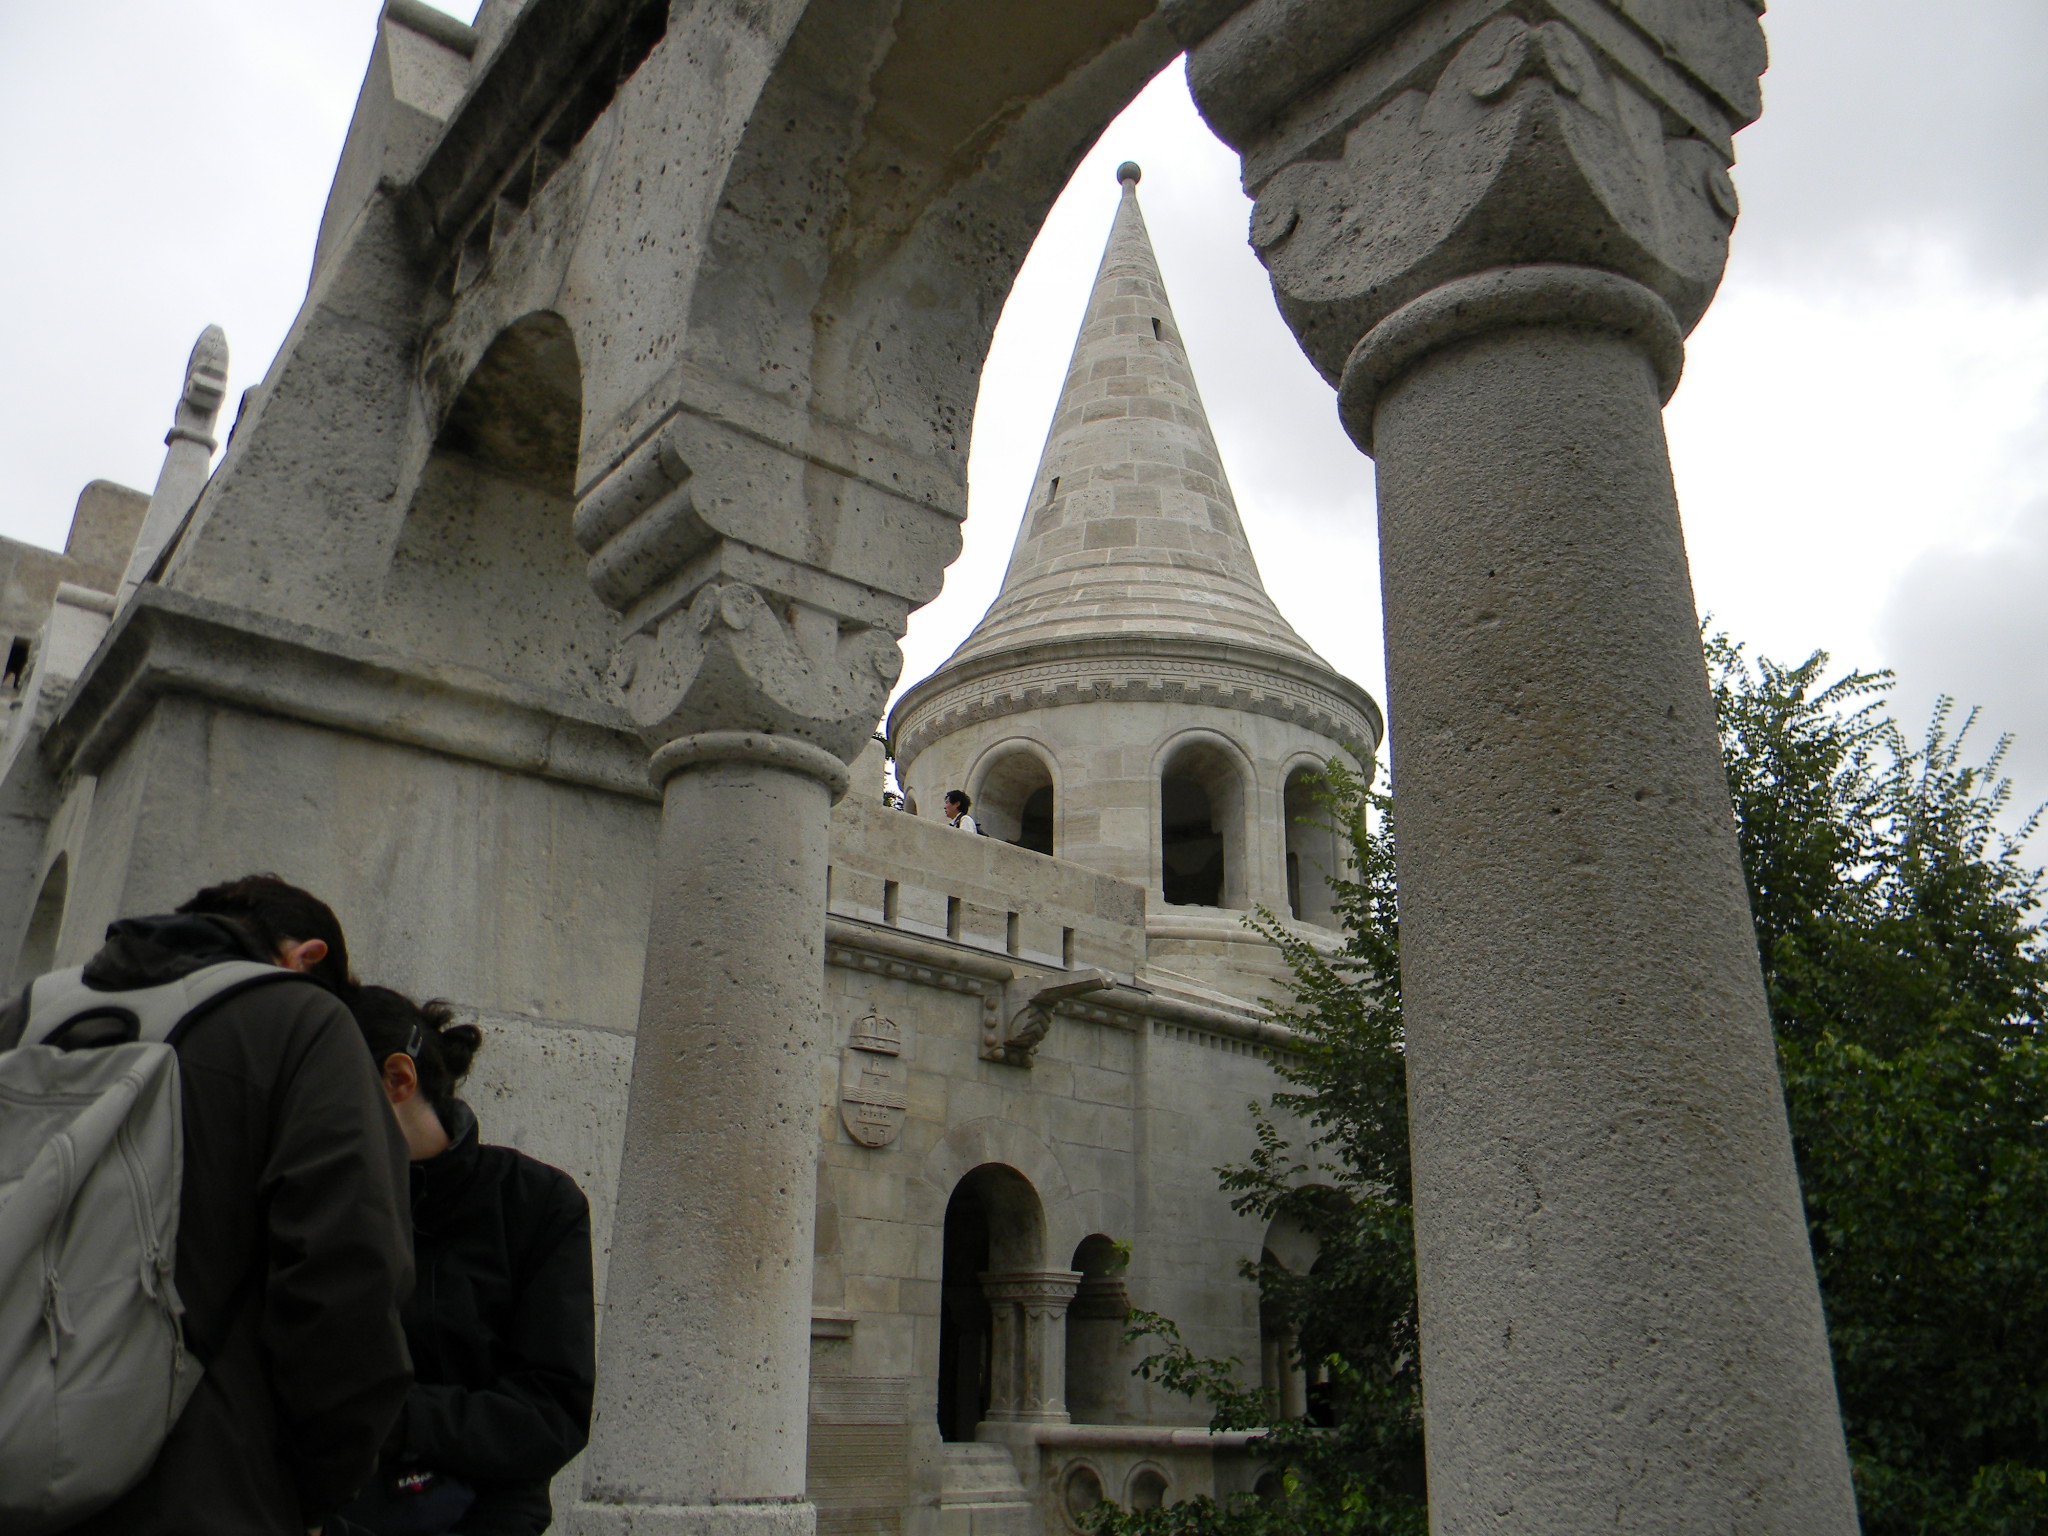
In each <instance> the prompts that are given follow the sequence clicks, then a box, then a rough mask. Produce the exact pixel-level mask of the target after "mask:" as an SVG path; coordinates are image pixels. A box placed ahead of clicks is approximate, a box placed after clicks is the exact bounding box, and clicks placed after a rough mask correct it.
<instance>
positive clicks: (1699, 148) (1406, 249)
mask: <svg viewBox="0 0 2048 1536" xmlns="http://www.w3.org/2000/svg"><path fill="white" fill-rule="evenodd" d="M1328 3H1329V4H1330V5H1332V6H1340V5H1348V4H1351V3H1354V0H1328ZM1304 9H1310V10H1313V9H1315V0H1289V3H1287V4H1285V5H1282V4H1280V3H1279V0H1263V3H1261V4H1255V5H1253V6H1251V7H1249V8H1247V9H1246V10H1245V11H1244V12H1243V13H1242V14H1241V15H1240V16H1239V17H1238V18H1237V19H1236V20H1235V21H1234V22H1233V23H1232V25H1231V27H1230V28H1228V29H1226V30H1225V32H1223V33H1221V34H1219V37H1218V39H1217V40H1212V41H1211V42H1208V43H1205V44H1203V45H1202V47H1201V48H1200V49H1197V50H1196V54H1195V56H1194V57H1193V58H1192V59H1191V61H1190V67H1189V73H1190V77H1191V79H1192V80H1194V82H1195V86H1196V92H1197V97H1198V100H1200V101H1201V103H1202V106H1203V109H1204V111H1205V112H1206V113H1208V114H1209V115H1210V116H1211V119H1212V121H1217V120H1219V119H1222V120H1227V119H1229V118H1230V116H1231V112H1232V110H1233V106H1234V103H1233V101H1232V100H1230V99H1227V98H1228V96H1229V92H1230V91H1231V90H1233V89H1238V87H1237V86H1235V85H1233V84H1232V83H1231V82H1232V80H1233V79H1234V77H1232V76H1230V75H1229V73H1228V71H1227V70H1226V69H1224V68H1222V67H1220V66H1210V67H1206V68H1205V64H1204V59H1203V55H1204V53H1205V52H1208V51H1210V50H1219V51H1224V52H1227V53H1228V58H1226V59H1225V62H1226V63H1227V62H1229V60H1230V59H1234V58H1236V57H1239V56H1249V52H1250V50H1251V49H1252V45H1253V44H1254V43H1256V42H1257V38H1256V37H1255V36H1253V37H1248V36H1247V34H1248V33H1256V31H1257V29H1258V28H1259V27H1260V26H1261V25H1265V24H1267V22H1268V20H1270V22H1271V24H1274V25H1277V24H1279V23H1280V22H1282V21H1287V22H1288V23H1289V24H1290V25H1294V26H1297V27H1299V26H1301V25H1303V24H1304V22H1303V18H1302V16H1301V14H1300V13H1301V12H1303V11H1304ZM1652 9H1654V8H1652ZM1693 9H1694V10H1695V11H1697V12H1698V13H1699V15H1700V17H1702V18H1704V19H1703V20H1702V21H1700V22H1699V24H1697V25H1695V26H1693V27H1691V29H1690V30H1685V29H1678V30H1673V29H1671V28H1669V27H1666V28H1664V29H1663V30H1662V31H1659V30H1658V29H1657V28H1655V27H1654V26H1653V25H1652V21H1653V20H1654V18H1653V17H1652V16H1651V11H1650V10H1647V9H1646V8H1645V6H1644V5H1643V3H1642V0H1502V3H1499V4H1491V5H1489V4H1484V3H1482V4H1473V3H1471V0H1465V3H1457V0H1431V3H1429V4H1425V5H1422V6H1420V7H1416V8H1413V14H1412V15H1411V16H1410V17H1409V18H1408V19H1407V20H1405V21H1404V22H1403V23H1402V24H1401V25H1399V26H1391V27H1388V28H1387V29H1386V30H1385V31H1384V32H1382V33H1381V34H1380V35H1378V36H1377V37H1375V38H1374V40H1373V41H1372V42H1371V44H1370V45H1369V46H1367V47H1366V48H1365V49H1364V51H1363V52H1361V53H1360V54H1359V55H1358V56H1357V57H1356V58H1355V59H1354V60H1353V61H1352V62H1351V63H1350V64H1348V65H1347V66H1345V67H1344V68H1343V69H1342V70H1340V71H1339V72H1338V73H1337V74H1335V75H1334V76H1331V77H1325V78H1322V79H1320V80H1318V81H1315V82H1314V83H1312V84H1310V85H1305V86H1304V88H1303V89H1302V91H1301V92H1300V93H1299V95H1298V97H1297V99H1295V100H1294V101H1292V102H1290V103H1288V104H1287V105H1286V106H1284V107H1283V108H1282V109H1281V110H1279V111H1278V112H1276V113H1273V114H1271V115H1270V116H1267V117H1264V118H1262V119H1261V121H1262V122H1263V124H1264V126H1263V127H1262V128H1260V129H1258V130H1255V131H1251V132H1238V133H1237V134H1236V135H1235V136H1234V139H1233V142H1236V143H1237V144H1238V147H1239V148H1240V149H1241V150H1242V151H1243V152H1244V154H1245V160H1246V174H1247V182H1248V184H1250V185H1253V186H1255V188H1256V192H1257V201H1256V205H1255V207H1254V210H1253V214H1252V223H1251V241H1252V245H1253V246H1254V248H1256V249H1257V251H1258V253H1259V256H1260V258H1261V260H1263V261H1264V262H1265V264H1266V268H1267V271H1268V272H1269V273H1270V275H1271V277H1272V282H1273V290H1274V293H1275V295H1276V296H1277V298H1278V300H1279V304H1280V308H1281V311H1282V313H1283V314H1285V316H1286V317H1287V320H1288V323H1289V324H1290V325H1291V326H1292V327H1293V329H1294V332H1295V335H1296V337H1297V338H1298V339H1299V341H1300V342H1301V345H1302V347H1303V349H1304V350H1305V351H1306V352H1307V353H1308V355H1309V357H1310V358H1311V360H1313V361H1314V363H1315V364H1316V366H1317V367H1318V369H1320V370H1321V372H1322V373H1323V375H1324V377H1326V378H1327V379H1329V380H1330V382H1331V383H1333V384H1334V383H1337V382H1338V381H1339V380H1340V379H1341V378H1342V376H1343V372H1344V367H1345V363H1346V361H1347V359H1348V358H1349V357H1350V356H1351V353H1352V350H1353V348H1354V347H1356V346H1357V345H1358V344H1359V343H1360V341H1361V340H1363V339H1364V338H1365V337H1366V336H1367V335H1368V334H1369V333H1370V332H1371V331H1372V330H1373V328H1374V327H1375V326H1377V325H1379V324H1380V323H1381V322H1382V321H1383V320H1385V319H1386V318H1387V317H1388V316H1389V315H1391V314H1393V313H1394V312H1395V311H1396V310H1398V309H1400V308H1402V306H1404V305H1407V304H1409V303H1410V302H1412V301H1413V300H1415V299H1418V298H1420V297H1421V296H1423V295H1424V294H1427V293H1429V292H1431V291H1432V290H1434V289H1437V288H1439V287H1442V286H1443V285H1445V284H1447V283H1451V282H1454V281H1457V280H1458V279H1461V278H1467V277H1470V276H1472V275H1474V274H1477V273H1481V272H1485V271H1489V270H1493V269H1499V268H1510V267H1518V266H1524V265H1537V264H1541V265H1547V266H1551V267H1553V268H1560V267H1576V268H1585V269H1596V270H1599V271H1605V272H1610V273H1614V274H1618V275H1619V276H1621V277H1624V278H1628V279H1631V280H1633V281H1634V282H1636V283H1638V284H1641V285H1642V286H1643V287H1644V288H1647V289H1648V290H1649V291H1650V292H1651V293H1653V294H1655V295H1656V296H1657V297H1658V298H1660V299H1661V300H1662V301H1663V302H1664V303H1665V304H1666V305H1668V306H1669V307H1670V310H1671V312H1672V314H1673V315H1674V317H1675V318H1676V320H1677V322H1678V324H1679V327H1680V329H1681V331H1684V330H1690V329H1691V327H1692V325H1693V324H1694V323H1695V322H1696V321H1697V320H1698V318H1699V316H1700V314H1701V313H1702V312H1703V311H1704V310H1705V308H1706V306H1707V303H1708V301H1709V299H1711V297H1712V296H1713V292H1714V289H1715V287H1716V286H1717V285H1718V284H1719V282H1720V277H1721V270H1722V266H1723V264H1724V263H1725V261H1726V259H1727V248H1728V234H1729V230H1730V229H1731V227H1732V226H1733V224H1734V222H1735V215H1736V198H1735V188H1734V184H1733V183H1732V182H1731V181H1730V179H1729V176H1728V166H1729V163H1730V158H1729V151H1728V149H1727V144H1728V138H1729V135H1730V134H1732V133H1733V131H1734V130H1735V129H1736V128H1737V127H1739V126H1740V125H1741V123H1742V122H1743V121H1746V117H1745V116H1744V112H1743V109H1742V108H1740V107H1738V106H1732V105H1730V100H1729V98H1730V97H1731V95H1732V96H1736V97H1740V96H1741V95H1742V92H1741V91H1740V90H1738V89H1736V87H1737V86H1740V85H1742V84H1743V81H1741V80H1740V79H1736V80H1735V81H1734V84H1733V85H1731V84H1730V80H1731V78H1732V77H1731V74H1730V71H1731V70H1733V71H1734V75H1735V76H1740V75H1742V74H1744V72H1748V73H1747V84H1748V87H1749V88H1750V89H1751V90H1752V91H1753V86H1754V70H1755V68H1757V67H1760V64H1761V59H1762V52H1761V34H1760V31H1759V30H1758V28H1757V23H1756V17H1755V13H1754V8H1753V7H1751V6H1750V5H1748V4H1746V3H1741V4H1738V3H1736V0H1696V4H1695V5H1694V6H1693ZM1333 25H1334V23H1333ZM1666 34H1668V35H1666ZM1688 49H1691V50H1692V51H1693V53H1694V54H1696V55H1697V57H1692V58H1688V57H1687V50H1688ZM1731 61H1732V63H1731ZM1304 78H1305V79H1306V78H1307V77H1304ZM1707 79H1713V80H1716V81H1719V82H1720V88H1719V93H1718V94H1717V91H1716V90H1714V89H1708V88H1707V87H1705V86H1704V85H1703V84H1702V81H1703V80H1707ZM1205 81H1206V82H1208V84H1207V90H1208V92H1209V94H1208V95H1206V96H1205V95H1204V90H1205ZM1262 110H1263V108H1262Z"/></svg>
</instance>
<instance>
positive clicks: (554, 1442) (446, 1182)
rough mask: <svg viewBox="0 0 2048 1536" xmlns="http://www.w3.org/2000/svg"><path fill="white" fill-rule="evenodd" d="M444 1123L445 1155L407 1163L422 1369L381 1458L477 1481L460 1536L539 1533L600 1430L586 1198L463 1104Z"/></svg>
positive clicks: (394, 1466) (409, 1317)
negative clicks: (552, 1488) (483, 1131)
mask: <svg viewBox="0 0 2048 1536" xmlns="http://www.w3.org/2000/svg"><path fill="white" fill-rule="evenodd" d="M361 1049H362V1047H361V1045H360V1044H358V1046H357V1050H358V1051H360V1050H361ZM441 1119H442V1122H443V1124H444V1125H445V1126H446V1127H447V1130H448V1134H449V1138H450V1145H449V1147H448V1150H447V1151H445V1152H442V1153H440V1154H439V1155H437V1156H435V1157H431V1158H427V1159H424V1160H422V1161H420V1162H416V1163H414V1164H413V1165H412V1221H413V1253H414V1261H415V1263H417V1265H418V1266H419V1283H418V1285H417V1287H416V1288H415V1289H414V1291H413V1295H412V1299H411V1300H410V1301H409V1302H407V1303H406V1307H405V1334H406V1338H407V1339H408V1340H409V1341H410V1342H411V1344H412V1351H413V1360H414V1364H415V1368H416V1370H417V1372H418V1380H417V1381H416V1382H415V1383H414V1385H413V1389H412V1391H411V1392H410V1393H409V1394H408V1395H407V1397H406V1400H405V1413H404V1416H403V1418H402V1419H401V1420H400V1422H399V1426H398V1429H397V1431H396V1432H395V1433H394V1436H393V1440H392V1444H391V1446H390V1447H389V1448H388V1449H389V1451H390V1453H391V1454H390V1455H388V1456H387V1459H386V1468H387V1471H394V1472H395V1471H403V1470H404V1469H408V1468H414V1467H418V1468H425V1469H428V1470H431V1471H434V1472H439V1473H442V1474H445V1475H447V1476H451V1477H455V1478H459V1479H461V1480H462V1481H463V1482H465V1483H468V1484H470V1485H471V1486H472V1487H474V1488H475V1489H476V1502H475V1503H474V1504H472V1505H471V1506H470V1508H469V1511H468V1512H467V1513H466V1514H465V1515H463V1516H462V1518H461V1519H460V1520H459V1521H458V1522H457V1523H456V1526H455V1529H456V1530H458V1531H460V1532H462V1533H463V1536H534V1533H537V1532H540V1531H544V1530H546V1529H547V1528H548V1523H549V1521H550V1520H551V1519H552V1518H553V1509H552V1506H551V1504H550V1501H549V1497H548V1480H549V1478H551V1477H552V1476H553V1475H554V1474H555V1473H556V1472H559V1471H560V1470H561V1469H562V1468H563V1467H564V1466H566V1465H567V1464H568V1463H569V1460H570V1458H571V1457H573V1456H574V1455H575V1454H576V1453H577V1452H578V1451H580V1450H582V1449H583V1444H584V1441H585V1440H586V1439H587V1438H588V1437H589V1433H590V1399H591V1389H592V1383H593V1381H594V1380H595V1377H596V1338H595V1322H594V1307H593V1302H592V1295H591V1278H590V1205H589V1202H587V1201H586V1200H585V1199H584V1197H583V1191H582V1190H580V1189H578V1188H577V1187H576V1181H575V1180H574V1179H572V1178H570V1177H569V1175H567V1174H566V1173H563V1172H562V1171H561V1170H560V1169H558V1168H551V1167H549V1166H548V1165H547V1164H546V1163H542V1162H537V1161H535V1160H534V1159H533V1158H530V1157H528V1156H527V1155H526V1154H525V1153H523V1152H518V1151H515V1150H513V1149H512V1148H511V1147H493V1146H486V1145H484V1144H483V1143H482V1142H481V1141H480V1140H478V1137H477V1124H476V1116H475V1115H474V1114H472V1113H471V1112H470V1109H469V1106H468V1105H466V1104H463V1103H461V1102H460V1101H459V1100H458V1101H456V1102H454V1103H451V1104H450V1105H449V1106H448V1108H447V1109H446V1110H444V1111H443V1112H442V1115H441Z"/></svg>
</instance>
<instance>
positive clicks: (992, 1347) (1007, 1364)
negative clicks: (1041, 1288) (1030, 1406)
mask: <svg viewBox="0 0 2048 1536" xmlns="http://www.w3.org/2000/svg"><path fill="white" fill-rule="evenodd" d="M996 1278H997V1277H996V1276H994V1275H983V1276H982V1277H981V1288H982V1294H983V1295H985V1296H986V1297H987V1298H988V1414H987V1420H988V1422H989V1423H991V1424H1010V1423H1014V1422H1015V1421H1016V1419H1017V1417H1018V1410H1019V1409H1020V1408H1021V1407H1022V1405H1023V1401H1024V1320H1023V1318H1022V1317H1020V1316H1019V1315H1018V1313H1017V1304H1016V1302H1015V1301H1014V1300H1013V1299H1012V1298H1010V1297H1009V1296H1007V1295H1005V1294H1003V1292H1002V1290H1001V1289H1000V1287H998V1286H997V1285H995V1284H994V1283H993V1282H994V1281H995V1280H996Z"/></svg>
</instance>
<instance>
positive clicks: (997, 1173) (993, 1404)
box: [938, 1163, 1045, 1440]
mask: <svg viewBox="0 0 2048 1536" xmlns="http://www.w3.org/2000/svg"><path fill="white" fill-rule="evenodd" d="M1044 1252H1045V1216H1044V1212H1043V1210H1042V1208H1041V1206H1040V1203H1039V1199H1038V1193H1037V1191H1035V1190H1034V1189H1032V1187H1031V1184H1030V1181H1029V1180H1027V1179H1026V1178H1025V1177H1024V1175H1023V1174H1021V1173H1019V1172H1017V1170H1016V1169H1014V1168H1011V1167H1007V1166H1005V1165H1004V1164H1001V1163H984V1164H982V1166H981V1167H979V1168H976V1169H974V1170H973V1171H972V1172H971V1173H969V1174H968V1175H967V1176H966V1177H965V1178H963V1179H961V1181H960V1182H959V1183H958V1184H956V1185H955V1186H954V1187H953V1195H952V1198H951V1199H949V1200H948V1201H947V1202H946V1227H945V1241H944V1247H943V1258H942V1260H941V1270H940V1277H939V1382H938V1387H939V1391H938V1418H939V1436H940V1438H941V1439H944V1440H972V1439H973V1438H974V1431H975V1426H976V1425H978V1424H980V1423H981V1422H982V1420H984V1419H986V1418H988V1417H989V1416H990V1414H991V1413H992V1412H995V1411H999V1410H1003V1411H1007V1412H1010V1413H1012V1414H1013V1413H1014V1401H1013V1400H1014V1389H1013V1386H1012V1380H1011V1378H1013V1376H1014V1373H1015V1361H1016V1357H1017V1353H1018V1345H1017V1341H1016V1340H1015V1339H1014V1338H1013V1337H1011V1333H1012V1323H1013V1321H1014V1319H1013V1318H1012V1317H1011V1316H1010V1315H1009V1314H1008V1313H1007V1312H1005V1313H1001V1314H999V1312H998V1310H997V1307H996V1306H995V1305H992V1304H991V1298H990V1296H989V1294H988V1287H987V1284H986V1282H985V1278H984V1277H987V1276H991V1275H1009V1274H1020V1273H1029V1272H1031V1271H1033V1270H1035V1269H1037V1268H1038V1267H1039V1266H1040V1265H1041V1264H1042V1263H1043V1262H1044V1259H1043V1255H1044Z"/></svg>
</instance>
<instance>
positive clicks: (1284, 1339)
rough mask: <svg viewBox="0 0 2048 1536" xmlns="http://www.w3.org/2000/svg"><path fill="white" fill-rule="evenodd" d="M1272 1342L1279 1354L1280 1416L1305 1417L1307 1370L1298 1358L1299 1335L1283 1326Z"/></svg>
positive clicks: (1299, 1352) (1306, 1408)
mask: <svg viewBox="0 0 2048 1536" xmlns="http://www.w3.org/2000/svg"><path fill="white" fill-rule="evenodd" d="M1273 1343H1274V1348H1275V1349H1276V1350H1278V1352H1279V1356H1280V1369H1279V1378H1280V1417H1281V1418H1283V1419H1305V1418H1307V1417H1308V1372H1307V1370H1306V1368H1305V1367H1304V1366H1303V1364H1302V1361H1301V1358H1300V1357H1301V1340H1300V1337H1299V1336H1298V1335H1297V1334H1296V1333H1295V1331H1294V1330H1293V1329H1292V1328H1283V1329H1281V1330H1280V1332H1279V1333H1278V1334H1277V1335H1276V1336H1275V1337H1274V1340H1273Z"/></svg>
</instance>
